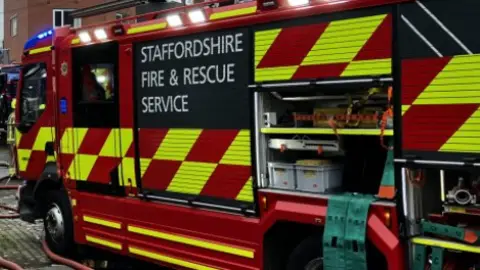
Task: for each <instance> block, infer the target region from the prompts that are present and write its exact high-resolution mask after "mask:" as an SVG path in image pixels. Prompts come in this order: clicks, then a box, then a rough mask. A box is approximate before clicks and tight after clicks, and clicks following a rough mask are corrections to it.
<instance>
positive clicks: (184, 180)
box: [167, 161, 217, 194]
mask: <svg viewBox="0 0 480 270" xmlns="http://www.w3.org/2000/svg"><path fill="white" fill-rule="evenodd" d="M216 167H217V164H216V163H204V162H189V161H185V162H183V163H182V165H181V166H180V168H179V169H178V171H177V173H176V174H175V176H174V177H173V179H172V181H171V182H170V184H169V185H168V188H167V191H172V192H179V193H188V194H200V192H201V191H202V189H203V187H204V186H205V184H206V183H207V182H208V179H209V178H210V176H211V175H212V173H213V171H214V170H215V168H216Z"/></svg>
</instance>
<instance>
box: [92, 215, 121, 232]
mask: <svg viewBox="0 0 480 270" xmlns="http://www.w3.org/2000/svg"><path fill="white" fill-rule="evenodd" d="M83 221H85V222H88V223H92V224H97V225H102V226H105V227H110V228H114V229H121V228H122V223H120V222H114V221H109V220H105V219H100V218H96V217H92V216H87V215H84V216H83Z"/></svg>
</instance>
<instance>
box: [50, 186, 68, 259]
mask: <svg viewBox="0 0 480 270" xmlns="http://www.w3.org/2000/svg"><path fill="white" fill-rule="evenodd" d="M46 198H47V199H46V209H45V214H44V217H43V225H44V228H45V241H46V242H47V244H48V247H49V248H50V249H51V250H52V251H53V252H54V253H56V254H59V255H71V251H72V250H73V244H74V243H73V218H72V210H71V207H70V202H69V200H68V196H67V194H66V192H65V191H63V190H52V191H49V192H48V193H47V196H46Z"/></svg>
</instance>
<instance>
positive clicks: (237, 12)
mask: <svg viewBox="0 0 480 270" xmlns="http://www.w3.org/2000/svg"><path fill="white" fill-rule="evenodd" d="M214 10H215V9H214ZM255 12H257V6H256V5H255V6H253V7H246V8H237V9H232V10H227V11H220V12H215V11H214V13H212V14H211V15H210V20H212V21H213V20H220V19H225V18H231V17H238V16H242V15H248V14H252V13H255Z"/></svg>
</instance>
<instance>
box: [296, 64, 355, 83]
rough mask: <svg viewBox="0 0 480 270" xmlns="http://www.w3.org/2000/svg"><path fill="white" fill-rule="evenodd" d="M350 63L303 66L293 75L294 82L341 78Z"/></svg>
mask: <svg viewBox="0 0 480 270" xmlns="http://www.w3.org/2000/svg"><path fill="white" fill-rule="evenodd" d="M347 66H348V63H340V64H323V65H314V66H301V67H299V68H298V69H297V71H296V72H295V74H293V77H292V78H293V79H294V80H299V79H313V78H315V79H319V78H330V77H339V76H340V75H341V74H342V72H343V71H344V70H345V68H347Z"/></svg>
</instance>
